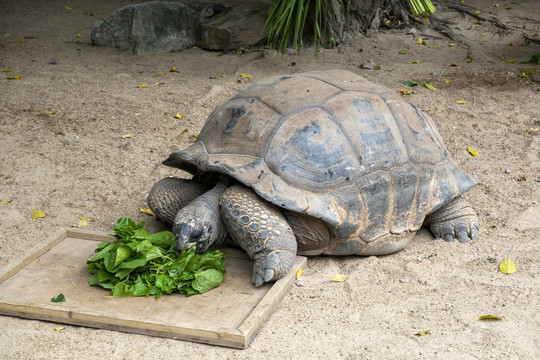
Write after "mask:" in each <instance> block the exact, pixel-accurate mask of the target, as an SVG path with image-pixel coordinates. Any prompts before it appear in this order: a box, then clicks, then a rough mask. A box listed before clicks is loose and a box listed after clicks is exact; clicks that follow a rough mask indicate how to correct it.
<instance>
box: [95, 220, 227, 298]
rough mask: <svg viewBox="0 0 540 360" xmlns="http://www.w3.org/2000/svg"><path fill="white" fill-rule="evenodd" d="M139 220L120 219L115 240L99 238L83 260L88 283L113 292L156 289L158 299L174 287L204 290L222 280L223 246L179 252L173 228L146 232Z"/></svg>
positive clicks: (142, 292) (126, 293)
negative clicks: (90, 252) (109, 240)
mask: <svg viewBox="0 0 540 360" xmlns="http://www.w3.org/2000/svg"><path fill="white" fill-rule="evenodd" d="M143 225H144V222H142V221H141V222H139V223H138V224H135V222H134V221H133V220H131V219H129V218H120V219H119V220H118V223H117V224H116V225H115V227H114V230H115V235H114V237H115V238H116V241H113V242H111V243H107V242H104V243H100V244H98V247H97V249H96V254H95V255H94V256H93V257H92V258H90V259H88V261H87V263H88V266H87V270H88V271H89V272H90V273H91V274H92V275H91V276H89V278H88V284H89V285H91V286H101V287H102V288H104V289H108V290H111V297H117V296H148V295H154V296H155V297H156V299H158V298H159V297H160V296H161V295H162V294H170V293H172V292H181V293H185V294H187V295H194V294H198V293H202V292H206V291H208V290H210V289H212V288H213V287H215V286H217V285H219V283H221V281H222V280H223V276H224V273H225V266H224V261H225V254H223V253H222V252H221V251H217V250H216V251H205V252H204V253H202V254H195V253H194V252H192V251H191V252H182V253H181V254H180V255H178V254H177V253H176V251H175V249H174V241H175V239H174V235H173V234H172V233H171V232H168V231H163V232H160V233H156V234H150V233H149V232H148V231H147V230H146V229H144V228H143ZM197 276H198V278H197ZM194 283H195V285H193V284H194Z"/></svg>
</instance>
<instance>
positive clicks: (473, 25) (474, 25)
mask: <svg viewBox="0 0 540 360" xmlns="http://www.w3.org/2000/svg"><path fill="white" fill-rule="evenodd" d="M478 26H480V24H472V27H478Z"/></svg>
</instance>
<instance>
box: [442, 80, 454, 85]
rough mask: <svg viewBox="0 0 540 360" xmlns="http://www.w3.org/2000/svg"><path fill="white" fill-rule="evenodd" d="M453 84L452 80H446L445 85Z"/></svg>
mask: <svg viewBox="0 0 540 360" xmlns="http://www.w3.org/2000/svg"><path fill="white" fill-rule="evenodd" d="M451 82H452V80H446V81H445V82H444V83H445V84H450V83H451Z"/></svg>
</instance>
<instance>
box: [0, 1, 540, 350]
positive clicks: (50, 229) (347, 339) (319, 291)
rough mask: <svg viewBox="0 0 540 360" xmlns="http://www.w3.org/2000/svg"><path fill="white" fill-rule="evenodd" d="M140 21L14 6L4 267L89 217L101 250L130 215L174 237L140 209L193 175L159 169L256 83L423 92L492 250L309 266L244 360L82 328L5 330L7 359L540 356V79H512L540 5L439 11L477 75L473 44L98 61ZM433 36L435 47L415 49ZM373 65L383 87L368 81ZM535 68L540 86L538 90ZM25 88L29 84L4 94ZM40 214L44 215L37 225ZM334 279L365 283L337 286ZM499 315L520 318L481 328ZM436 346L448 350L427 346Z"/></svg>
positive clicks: (109, 7)
mask: <svg viewBox="0 0 540 360" xmlns="http://www.w3.org/2000/svg"><path fill="white" fill-rule="evenodd" d="M129 3H131V2H129V1H122V0H114V1H103V0H100V1H68V2H66V1H58V0H55V1H47V2H46V3H41V2H34V1H29V0H22V1H21V0H18V1H13V0H5V1H3V2H2V4H1V5H0V68H1V69H2V70H4V69H11V72H6V73H2V74H3V75H2V77H1V78H0V94H1V95H0V199H2V200H11V202H10V203H0V266H6V265H7V264H8V263H10V262H12V261H16V260H17V259H20V258H22V257H24V256H25V254H27V252H28V251H30V249H31V248H32V247H33V246H35V245H39V244H41V243H43V241H45V240H46V239H47V237H48V236H49V235H50V234H52V233H54V232H55V231H57V230H58V229H59V228H62V227H71V226H72V225H73V224H77V223H78V222H79V217H80V216H82V217H85V218H89V219H91V221H90V223H89V225H88V226H87V227H86V228H87V229H88V230H92V231H101V232H104V233H108V232H110V231H111V229H112V226H113V225H114V224H115V223H116V220H117V219H118V218H119V217H122V216H129V217H131V218H133V219H136V220H145V221H146V223H147V224H148V227H149V228H150V229H151V230H152V231H158V230H164V229H166V226H164V225H163V224H160V223H158V222H156V221H155V219H153V218H151V217H149V216H147V215H144V214H142V213H141V212H140V211H139V209H140V208H143V207H146V204H145V199H146V196H147V194H148V192H149V190H150V188H151V187H152V185H153V184H154V183H155V182H156V181H157V180H159V179H161V178H163V177H165V176H170V175H179V173H178V172H177V171H175V170H173V169H170V168H166V167H165V166H163V165H161V161H162V160H163V159H164V158H165V157H166V156H167V155H168V154H169V153H170V152H172V151H176V150H180V149H183V148H184V147H186V146H187V145H189V144H191V143H192V142H194V141H195V137H194V135H195V134H197V133H198V131H199V130H200V128H201V126H202V125H203V123H204V121H205V119H206V118H207V116H208V115H209V114H210V112H211V111H212V109H213V108H214V107H215V106H216V105H217V104H219V103H220V102H222V101H224V100H226V99H227V98H229V97H230V96H232V95H233V94H235V93H236V92H237V91H239V90H240V89H242V88H244V87H245V86H246V85H247V84H249V83H252V82H255V81H257V80H260V79H264V78H266V77H269V76H274V75H280V74H293V73H298V72H304V71H310V70H317V69H335V68H338V69H345V70H349V71H352V72H354V73H357V74H360V75H362V76H365V77H366V78H367V79H369V80H371V81H374V82H377V83H380V84H383V85H385V86H387V87H389V88H391V89H393V90H395V91H396V92H400V90H401V89H407V90H413V91H414V93H413V94H410V95H407V96H406V99H407V100H408V101H410V102H412V103H413V104H415V105H416V106H418V107H419V108H420V109H422V110H424V111H425V112H426V113H428V114H429V115H430V116H431V117H432V118H433V120H434V121H435V123H436V125H437V127H438V129H439V131H440V133H441V135H442V137H443V139H444V140H445V143H446V144H447V147H448V150H449V152H450V154H451V156H452V157H453V158H454V159H455V161H456V162H457V163H458V164H459V165H460V166H461V167H462V168H463V169H464V170H465V171H466V172H468V173H469V174H470V175H471V176H472V177H473V178H474V179H475V180H476V181H477V182H478V185H477V186H476V187H475V188H473V189H472V190H471V191H469V192H468V193H467V194H466V195H465V197H466V198H467V199H468V200H469V201H470V202H471V204H473V206H474V208H475V209H476V211H477V212H478V215H479V218H480V222H481V224H482V230H481V234H480V238H479V240H478V241H475V242H470V243H467V244H459V243H456V242H453V243H445V242H444V241H442V240H440V239H439V240H427V239H426V238H424V237H422V238H421V239H420V240H418V241H415V242H413V243H412V244H411V245H410V246H409V247H408V248H406V249H405V250H403V251H401V252H399V253H396V254H393V255H389V256H383V257H366V258H361V257H354V256H351V257H317V258H309V260H308V269H307V271H306V273H305V274H304V275H303V276H302V278H301V284H302V285H303V286H298V285H294V286H293V288H292V290H291V292H290V294H289V295H288V296H287V297H286V298H285V299H284V301H283V303H282V304H281V306H280V307H279V308H278V309H277V310H276V312H275V313H274V314H273V315H272V316H271V317H270V319H269V320H268V321H267V323H266V324H264V326H263V328H262V330H261V331H260V333H259V335H258V336H257V337H256V338H255V340H254V341H253V342H252V343H251V345H250V346H249V348H248V349H246V350H233V349H227V348H221V347H217V346H209V345H203V344H195V343H191V342H184V341H175V340H170V339H164V338H155V337H148V336H142V335H133V334H126V333H121V332H114V331H107V330H96V329H92V328H84V327H77V326H64V327H65V329H64V330H62V331H55V328H56V327H57V326H59V325H58V324H54V323H48V322H41V321H32V320H25V319H19V318H12V317H7V316H0V328H1V329H2V331H0V358H2V359H76V358H79V359H140V358H148V359H165V358H176V357H184V358H189V359H191V358H205V359H208V358H220V359H268V358H284V359H303V358H308V359H326V358H333V359H496V358H505V359H533V358H540V305H539V303H540V273H539V261H538V258H539V255H538V254H539V253H540V245H539V244H540V242H539V237H540V221H539V220H540V131H539V130H538V128H539V127H540V91H538V89H540V69H539V68H538V66H535V65H531V64H520V63H519V62H515V63H507V62H506V60H511V59H517V60H519V61H526V60H528V59H529V58H530V57H531V56H532V55H533V54H538V53H540V47H539V46H538V45H537V44H529V45H525V44H524V41H523V38H522V37H521V34H522V33H524V32H525V33H527V34H529V35H530V36H533V35H534V34H535V33H537V32H539V31H540V25H539V24H540V22H539V15H540V3H538V2H537V1H535V0H528V1H521V2H516V1H504V2H500V6H499V7H493V6H492V5H493V4H494V3H495V1H484V0H481V1H477V2H475V5H476V6H477V7H478V8H479V9H481V14H483V15H485V16H488V17H492V16H495V17H498V18H499V19H500V20H501V21H502V22H504V23H506V24H508V25H509V26H510V29H511V30H510V31H508V32H505V31H501V29H500V28H498V27H496V26H495V25H493V24H492V23H488V22H481V21H478V20H475V19H473V18H471V17H466V16H464V15H463V14H459V13H455V12H453V13H452V12H450V11H448V10H445V9H443V8H442V7H440V9H439V10H440V12H439V13H440V15H439V16H441V17H444V18H448V19H451V21H453V22H454V25H453V26H452V29H453V30H454V31H455V32H456V33H459V34H462V35H463V36H465V37H466V38H467V39H468V40H469V41H470V43H471V44H473V45H474V47H473V49H474V57H473V59H472V62H467V48H465V47H464V46H463V43H460V42H455V41H452V40H449V39H447V38H446V37H444V36H443V35H441V34H440V33H439V32H437V31H434V30H428V29H425V30H423V29H422V28H421V27H417V30H418V32H416V33H415V34H410V33H409V30H410V29H411V27H407V28H403V29H395V30H388V29H387V30H383V31H381V33H380V34H379V35H378V36H373V37H366V36H363V35H359V36H358V37H356V38H355V39H353V40H351V41H350V42H349V43H348V44H347V46H346V47H342V46H339V47H337V48H335V49H328V50H325V51H324V52H321V53H320V54H319V57H318V59H317V58H316V57H314V53H313V49H312V48H308V49H306V50H305V51H302V52H301V53H300V54H299V55H298V56H296V55H295V56H276V54H275V52H273V51H271V50H268V49H264V47H262V48H256V49H248V51H247V52H245V53H237V52H235V51H231V52H228V53H223V52H208V51H204V50H202V49H199V48H193V49H188V50H184V51H179V52H172V53H165V54H153V55H142V56H135V55H133V54H131V53H128V52H122V51H118V50H116V49H110V48H98V47H94V46H92V45H91V41H90V31H91V28H92V25H93V23H94V22H95V21H97V20H99V19H101V18H103V17H105V16H107V15H108V14H109V13H110V12H112V11H114V10H115V9H117V8H119V7H120V6H122V5H125V4H129ZM66 6H68V7H70V8H71V10H68V9H66V8H65V7H66ZM506 7H511V9H506ZM473 24H478V25H479V26H473ZM78 34H80V37H78ZM482 34H483V35H482ZM8 35H9V36H8ZM419 35H421V36H422V38H423V39H424V41H425V42H426V44H427V45H428V46H423V45H418V44H416V40H417V38H418V36H419ZM26 37H33V38H26ZM17 39H21V40H22V42H18V41H17ZM451 42H455V43H456V46H450V43H451ZM510 43H512V44H513V46H510ZM429 46H438V47H440V48H430V47H429ZM401 50H408V52H407V54H400V53H399V52H400V51H401ZM502 56H504V57H505V60H501V57H502ZM368 59H371V60H373V62H374V64H375V65H376V66H380V69H361V68H360V65H361V64H362V63H363V62H365V61H367V60H368ZM413 61H422V63H421V64H414V63H411V62H413ZM292 62H294V63H295V65H294V66H291V65H292V64H291V63H292ZM452 63H457V64H458V65H459V67H460V68H458V67H455V66H451V64H452ZM173 67H176V68H177V69H178V72H169V70H170V69H171V68H173ZM528 69H535V70H536V73H535V74H532V75H529V76H525V77H521V76H520V74H521V73H522V72H523V71H524V70H528ZM158 72H164V73H166V75H159V74H157V73H158ZM240 73H242V74H249V75H252V77H251V78H242V77H240V76H239V74H240ZM15 75H21V77H22V79H19V80H8V79H6V78H7V77H14V76H15ZM407 80H415V81H418V82H424V81H430V83H431V85H433V86H434V87H435V88H436V89H437V90H429V89H427V88H425V87H420V86H418V87H415V88H410V87H407V86H406V85H404V84H403V82H404V81H407ZM157 82H162V84H161V85H154V84H155V83H157ZM141 84H145V85H146V86H147V87H146V88H139V87H137V86H138V85H141ZM458 100H465V101H466V102H467V103H466V104H458V103H456V101H458ZM46 112H54V114H50V113H46ZM177 113H178V114H181V115H182V118H181V119H178V118H175V116H174V115H175V114H177ZM184 129H187V132H184ZM123 135H131V137H129V138H123ZM467 147H470V148H472V149H474V150H476V151H478V155H477V156H472V155H471V154H470V153H469V152H468V151H467ZM34 209H37V210H39V211H42V212H44V213H45V214H46V217H45V218H41V219H32V218H31V217H32V214H33V212H34ZM508 256H511V258H512V260H513V261H514V262H515V263H516V265H517V272H516V273H514V274H511V275H503V274H502V273H501V272H500V271H499V270H498V266H499V263H500V262H501V261H503V260H504V259H505V258H507V257H508ZM337 273H341V274H343V275H346V276H347V278H348V279H347V280H346V281H345V282H342V283H333V282H331V278H332V276H333V275H334V274H337ZM149 301H154V300H153V299H152V298H149ZM487 314H491V315H498V316H505V319H503V320H501V321H489V322H485V321H478V317H479V316H481V315H487ZM425 330H429V331H430V332H431V334H430V335H425V336H416V335H415V333H418V332H419V331H425Z"/></svg>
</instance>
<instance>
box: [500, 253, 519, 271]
mask: <svg viewBox="0 0 540 360" xmlns="http://www.w3.org/2000/svg"><path fill="white" fill-rule="evenodd" d="M499 270H501V272H503V273H504V274H513V273H515V272H516V270H517V266H516V264H515V263H514V262H513V261H512V260H510V256H509V257H507V258H506V260H504V261H503V262H502V263H501V264H500V265H499Z"/></svg>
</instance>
